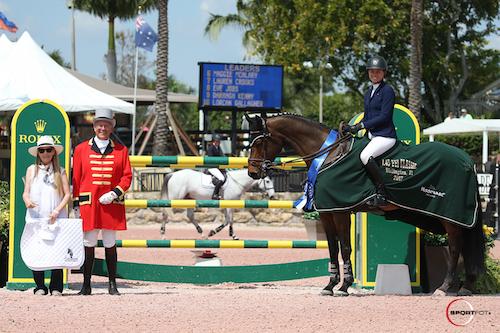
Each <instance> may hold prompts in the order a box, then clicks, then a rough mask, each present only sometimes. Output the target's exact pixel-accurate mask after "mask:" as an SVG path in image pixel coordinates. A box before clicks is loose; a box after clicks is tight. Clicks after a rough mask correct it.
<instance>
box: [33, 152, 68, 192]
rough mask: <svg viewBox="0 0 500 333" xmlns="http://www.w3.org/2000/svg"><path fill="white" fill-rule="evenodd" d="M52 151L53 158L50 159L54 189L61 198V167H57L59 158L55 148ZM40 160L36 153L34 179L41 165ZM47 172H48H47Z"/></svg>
mask: <svg viewBox="0 0 500 333" xmlns="http://www.w3.org/2000/svg"><path fill="white" fill-rule="evenodd" d="M53 149H54V156H53V157H52V168H53V169H54V185H55V187H56V191H57V193H58V194H59V196H61V197H62V196H63V194H64V191H63V186H62V179H61V177H62V176H61V166H60V165H59V156H58V155H57V151H56V149H55V148H53ZM42 164H43V163H42V160H41V158H40V154H39V153H38V152H37V154H36V165H37V167H36V168H35V177H36V176H38V166H39V165H42ZM47 171H48V170H47Z"/></svg>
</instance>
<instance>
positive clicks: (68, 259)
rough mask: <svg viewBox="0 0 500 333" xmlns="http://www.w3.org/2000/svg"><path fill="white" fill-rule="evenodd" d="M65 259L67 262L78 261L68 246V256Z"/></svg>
mask: <svg viewBox="0 0 500 333" xmlns="http://www.w3.org/2000/svg"><path fill="white" fill-rule="evenodd" d="M64 261H66V262H77V261H78V258H73V250H71V249H70V248H68V251H66V257H65V258H64Z"/></svg>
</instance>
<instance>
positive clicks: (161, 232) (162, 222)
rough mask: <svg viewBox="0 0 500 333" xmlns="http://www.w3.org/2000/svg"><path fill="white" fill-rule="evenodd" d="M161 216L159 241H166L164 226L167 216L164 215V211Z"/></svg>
mask: <svg viewBox="0 0 500 333" xmlns="http://www.w3.org/2000/svg"><path fill="white" fill-rule="evenodd" d="M161 216H162V221H161V227H160V235H161V239H166V236H165V226H166V224H167V221H168V214H167V213H165V211H163V212H162V213H161Z"/></svg>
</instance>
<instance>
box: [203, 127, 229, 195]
mask: <svg viewBox="0 0 500 333" xmlns="http://www.w3.org/2000/svg"><path fill="white" fill-rule="evenodd" d="M220 139H221V137H220V135H219V134H215V135H214V136H213V138H212V142H211V143H210V144H209V146H208V147H207V156H225V155H224V152H223V151H222V148H221V147H220ZM208 172H209V173H210V174H211V175H212V183H213V184H214V185H215V189H214V194H213V195H212V199H213V200H219V199H220V198H221V196H220V189H221V187H222V185H224V183H225V182H226V178H227V171H226V170H225V169H217V168H211V169H208Z"/></svg>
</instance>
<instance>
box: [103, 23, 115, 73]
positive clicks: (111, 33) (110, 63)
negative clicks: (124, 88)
mask: <svg viewBox="0 0 500 333" xmlns="http://www.w3.org/2000/svg"><path fill="white" fill-rule="evenodd" d="M105 59H106V68H107V70H108V75H107V80H108V81H111V82H116V48H115V18H114V16H110V17H109V18H108V53H107V54H106V56H105Z"/></svg>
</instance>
